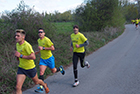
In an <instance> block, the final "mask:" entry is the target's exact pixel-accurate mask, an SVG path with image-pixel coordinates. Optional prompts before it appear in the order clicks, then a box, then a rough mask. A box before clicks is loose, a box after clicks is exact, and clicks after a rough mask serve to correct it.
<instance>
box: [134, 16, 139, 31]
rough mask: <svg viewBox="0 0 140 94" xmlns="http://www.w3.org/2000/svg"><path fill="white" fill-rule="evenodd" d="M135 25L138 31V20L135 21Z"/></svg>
mask: <svg viewBox="0 0 140 94" xmlns="http://www.w3.org/2000/svg"><path fill="white" fill-rule="evenodd" d="M135 25H136V29H138V25H139V20H138V18H137V19H136V20H135Z"/></svg>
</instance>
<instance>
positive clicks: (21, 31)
mask: <svg viewBox="0 0 140 94" xmlns="http://www.w3.org/2000/svg"><path fill="white" fill-rule="evenodd" d="M15 32H16V33H21V34H23V35H25V34H26V33H25V31H24V30H23V29H16V30H15Z"/></svg>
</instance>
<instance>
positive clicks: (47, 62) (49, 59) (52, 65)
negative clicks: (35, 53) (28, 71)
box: [39, 56, 55, 69]
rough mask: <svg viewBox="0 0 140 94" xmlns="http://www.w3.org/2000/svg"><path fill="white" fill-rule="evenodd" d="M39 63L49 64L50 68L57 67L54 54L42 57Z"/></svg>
mask: <svg viewBox="0 0 140 94" xmlns="http://www.w3.org/2000/svg"><path fill="white" fill-rule="evenodd" d="M39 65H44V66H47V67H49V68H50V69H53V68H55V58H54V56H51V57H50V58H48V59H42V58H40V63H39Z"/></svg>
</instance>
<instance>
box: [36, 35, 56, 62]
mask: <svg viewBox="0 0 140 94" xmlns="http://www.w3.org/2000/svg"><path fill="white" fill-rule="evenodd" d="M37 41H38V46H41V47H51V46H52V45H53V43H52V42H51V40H50V39H49V38H48V37H46V36H45V37H44V38H43V39H42V40H41V39H40V38H39V39H38V40H37ZM40 53H41V58H42V59H48V58H50V57H51V56H52V52H51V50H40Z"/></svg>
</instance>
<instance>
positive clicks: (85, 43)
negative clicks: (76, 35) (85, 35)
mask: <svg viewBox="0 0 140 94" xmlns="http://www.w3.org/2000/svg"><path fill="white" fill-rule="evenodd" d="M87 45H89V42H88V40H87V41H85V42H84V43H83V44H80V47H83V46H87Z"/></svg>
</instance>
